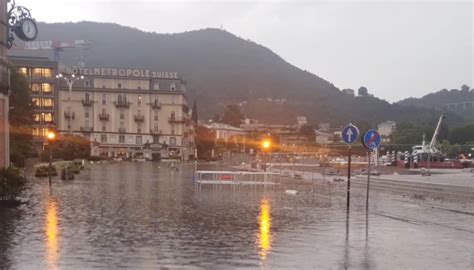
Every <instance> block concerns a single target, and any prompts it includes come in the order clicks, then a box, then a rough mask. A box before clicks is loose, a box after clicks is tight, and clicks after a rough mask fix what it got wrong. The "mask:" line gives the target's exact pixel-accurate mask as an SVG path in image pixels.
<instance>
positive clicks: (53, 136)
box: [47, 131, 56, 188]
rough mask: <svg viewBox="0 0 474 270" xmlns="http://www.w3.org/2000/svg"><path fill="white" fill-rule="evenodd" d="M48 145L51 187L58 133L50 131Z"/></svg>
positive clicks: (49, 181)
mask: <svg viewBox="0 0 474 270" xmlns="http://www.w3.org/2000/svg"><path fill="white" fill-rule="evenodd" d="M47 139H48V147H49V166H48V183H49V187H50V188H51V186H52V181H51V176H52V167H53V145H52V144H53V142H54V140H55V139H56V133H55V132H53V131H49V132H48V135H47Z"/></svg>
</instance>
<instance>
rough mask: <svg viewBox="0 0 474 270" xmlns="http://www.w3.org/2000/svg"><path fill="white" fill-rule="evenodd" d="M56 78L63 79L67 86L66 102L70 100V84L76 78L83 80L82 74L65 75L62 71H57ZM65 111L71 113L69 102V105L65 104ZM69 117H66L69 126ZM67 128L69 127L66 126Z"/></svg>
mask: <svg viewBox="0 0 474 270" xmlns="http://www.w3.org/2000/svg"><path fill="white" fill-rule="evenodd" d="M56 79H58V80H60V79H64V81H66V84H67V86H68V88H69V93H68V98H67V100H68V102H70V101H71V95H72V86H73V85H74V83H75V82H76V81H78V80H83V79H84V76H82V75H81V76H76V75H75V74H71V75H70V76H66V75H63V74H62V73H59V74H58V75H56ZM67 111H68V113H69V114H70V113H71V106H70V104H69V106H67ZM71 117H72V116H71ZM71 117H69V118H68V120H67V121H68V127H70V126H71V125H70V123H71ZM68 130H69V128H68Z"/></svg>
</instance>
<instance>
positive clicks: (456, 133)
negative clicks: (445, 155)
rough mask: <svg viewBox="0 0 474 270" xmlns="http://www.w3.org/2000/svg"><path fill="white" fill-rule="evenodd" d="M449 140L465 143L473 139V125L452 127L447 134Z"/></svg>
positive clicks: (453, 142)
mask: <svg viewBox="0 0 474 270" xmlns="http://www.w3.org/2000/svg"><path fill="white" fill-rule="evenodd" d="M449 141H450V143H452V144H466V143H467V142H469V141H474V125H467V126H464V127H458V128H453V129H452V130H451V132H450V134H449Z"/></svg>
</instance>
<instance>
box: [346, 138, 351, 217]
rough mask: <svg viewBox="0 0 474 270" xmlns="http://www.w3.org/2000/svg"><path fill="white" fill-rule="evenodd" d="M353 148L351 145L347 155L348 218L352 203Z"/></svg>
mask: <svg viewBox="0 0 474 270" xmlns="http://www.w3.org/2000/svg"><path fill="white" fill-rule="evenodd" d="M351 150H352V148H351V146H350V145H349V153H348V154H347V216H349V209H350V201H351V156H352V153H351V152H352V151H351Z"/></svg>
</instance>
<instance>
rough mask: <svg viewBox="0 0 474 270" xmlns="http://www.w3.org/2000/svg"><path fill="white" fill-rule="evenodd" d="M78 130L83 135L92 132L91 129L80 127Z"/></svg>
mask: <svg viewBox="0 0 474 270" xmlns="http://www.w3.org/2000/svg"><path fill="white" fill-rule="evenodd" d="M80 130H81V132H83V133H91V132H92V127H81V128H80Z"/></svg>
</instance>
